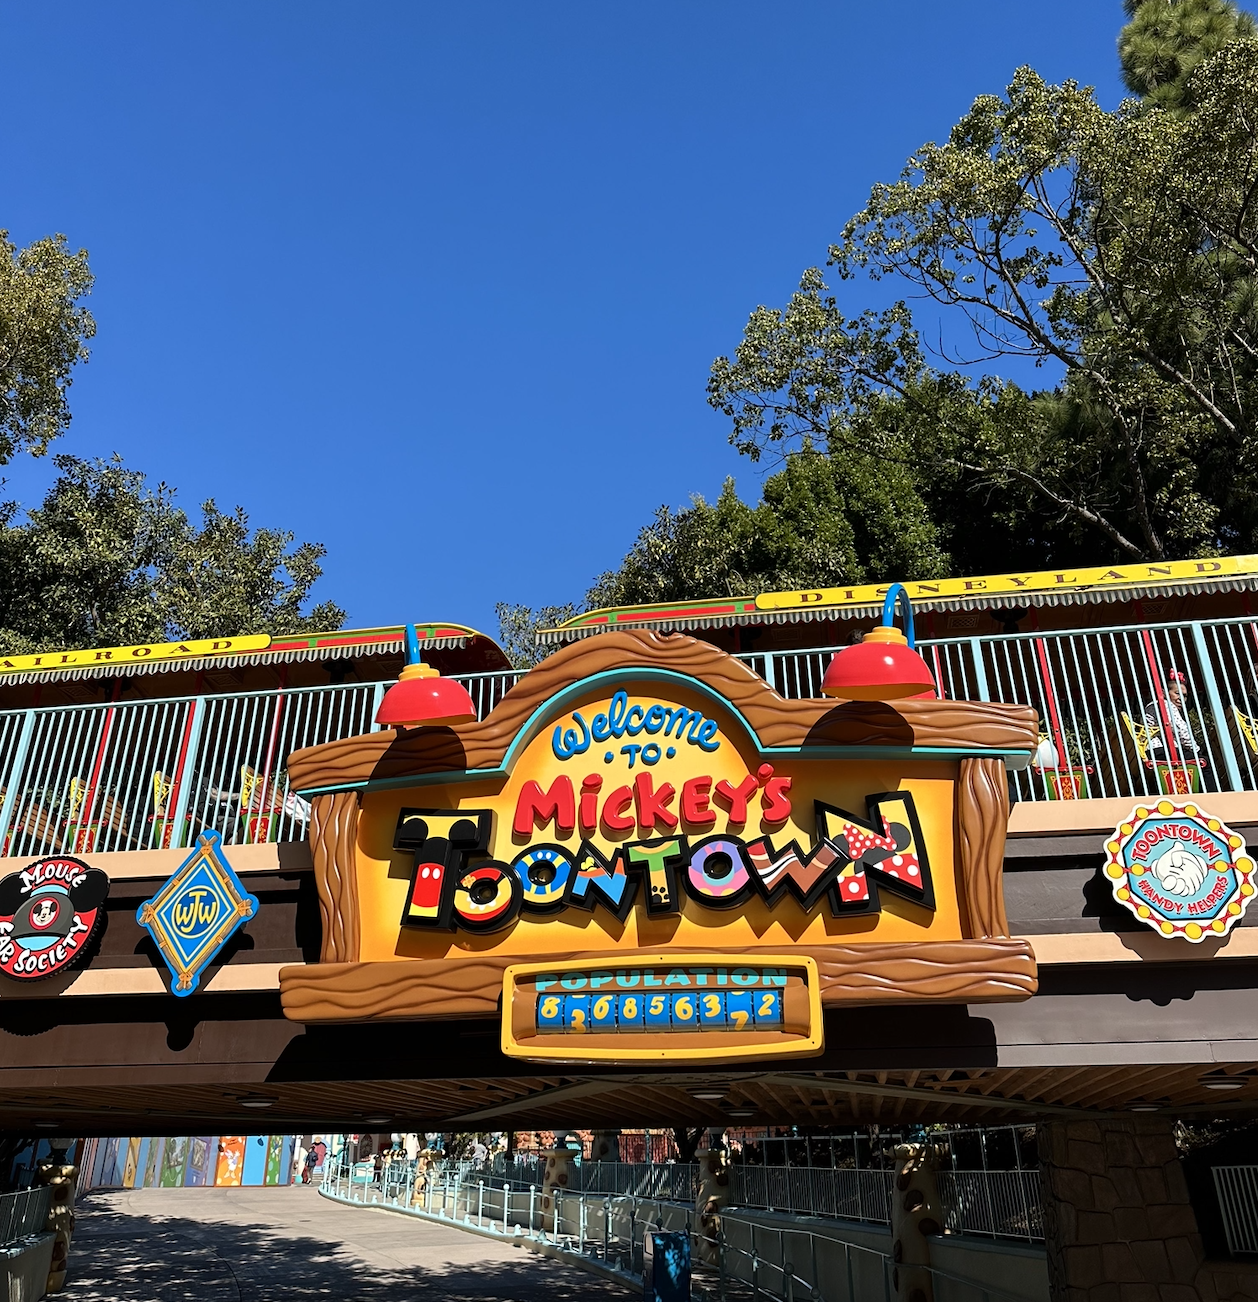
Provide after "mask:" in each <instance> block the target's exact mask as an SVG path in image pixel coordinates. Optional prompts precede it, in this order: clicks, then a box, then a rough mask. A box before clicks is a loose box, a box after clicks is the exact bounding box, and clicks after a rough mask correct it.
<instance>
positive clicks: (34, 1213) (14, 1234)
mask: <svg viewBox="0 0 1258 1302" xmlns="http://www.w3.org/2000/svg"><path fill="white" fill-rule="evenodd" d="M51 1206H52V1186H51V1185H37V1186H35V1187H33V1188H30V1189H19V1190H18V1191H17V1192H16V1193H6V1194H0V1248H6V1247H8V1246H9V1245H10V1244H13V1243H18V1242H20V1241H21V1240H22V1239H26V1238H29V1237H30V1236H31V1235H32V1234H39V1233H40V1232H41V1231H42V1230H43V1229H45V1228H46V1226H47V1224H48V1209H49V1208H50V1207H51ZM15 1296H16V1295H15Z"/></svg>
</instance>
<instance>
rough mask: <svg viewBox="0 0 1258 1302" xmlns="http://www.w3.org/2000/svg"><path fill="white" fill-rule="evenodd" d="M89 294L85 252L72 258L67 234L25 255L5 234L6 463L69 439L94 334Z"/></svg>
mask: <svg viewBox="0 0 1258 1302" xmlns="http://www.w3.org/2000/svg"><path fill="white" fill-rule="evenodd" d="M91 288H92V273H91V272H90V271H89V270H88V265H87V251H86V250H85V249H80V250H79V251H78V253H71V252H70V250H69V248H68V247H67V245H66V239H65V236H64V235H54V236H51V237H49V238H47V239H42V240H37V241H36V242H35V243H34V244H32V245H30V246H29V247H28V248H25V249H22V250H20V251H19V250H18V248H17V246H16V245H14V244H12V243H11V242H10V241H9V233H8V231H4V230H0V465H3V464H7V463H8V462H9V461H11V460H12V459H13V456H14V454H15V453H17V452H20V451H23V450H27V451H30V452H32V453H34V455H35V456H42V455H43V454H44V453H45V452H46V451H47V449H48V444H49V442H50V441H51V440H52V439H55V438H56V437H57V436H58V435H59V434H64V433H65V431H66V427H67V426H68V425H69V423H70V408H69V405H68V403H67V400H66V390H67V389H69V387H70V371H71V370H72V368H73V367H74V364H75V363H76V362H81V361H86V360H87V356H88V351H87V341H88V340H89V339H91V338H92V336H93V335H94V334H95V333H96V323H95V322H94V321H93V320H92V316H91V313H90V312H88V310H87V309H86V308H85V307H81V306H79V302H80V300H81V299H83V298H85V297H86V296H87V295H88V294H89V293H90V292H91Z"/></svg>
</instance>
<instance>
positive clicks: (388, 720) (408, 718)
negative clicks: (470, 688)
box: [376, 624, 476, 728]
mask: <svg viewBox="0 0 1258 1302" xmlns="http://www.w3.org/2000/svg"><path fill="white" fill-rule="evenodd" d="M475 718H476V706H475V705H474V704H473V703H472V698H471V697H470V696H469V695H468V694H467V688H465V687H464V686H463V684H462V683H456V682H455V681H454V679H453V678H442V676H441V675H440V674H439V673H438V672H437V670H435V669H434V668H433V667H432V665H426V664H424V663H423V661H422V660H421V659H420V655H419V630H418V629H417V628H416V627H415V625H414V624H407V626H406V664H405V665H404V666H403V668H402V672H401V674H400V675H399V676H398V680H397V682H396V683H394V684H393V686H392V687H390V688H389V690H388V691H387V692H385V694H384V700H382V701H381V702H380V708H379V709H378V710H377V711H376V722H377V723H378V724H379V725H380V726H381V727H382V728H420V727H440V726H441V725H443V724H450V723H469V722H470V721H471V720H473V719H475Z"/></svg>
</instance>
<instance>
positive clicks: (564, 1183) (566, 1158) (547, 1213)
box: [541, 1148, 575, 1234]
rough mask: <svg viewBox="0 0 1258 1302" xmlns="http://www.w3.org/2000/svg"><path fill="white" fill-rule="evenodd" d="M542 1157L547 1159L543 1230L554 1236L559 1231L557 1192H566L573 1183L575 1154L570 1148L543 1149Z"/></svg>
mask: <svg viewBox="0 0 1258 1302" xmlns="http://www.w3.org/2000/svg"><path fill="white" fill-rule="evenodd" d="M541 1155H542V1157H544V1158H545V1159H546V1169H545V1172H544V1173H543V1175H542V1229H544V1230H545V1231H547V1233H552V1234H553V1233H558V1230H559V1227H558V1225H556V1223H555V1190H556V1189H563V1190H566V1189H567V1188H568V1186H569V1184H570V1183H571V1180H572V1159H573V1157H574V1156H575V1154H574V1152H573V1150H572V1149H570V1148H543V1149H542V1152H541Z"/></svg>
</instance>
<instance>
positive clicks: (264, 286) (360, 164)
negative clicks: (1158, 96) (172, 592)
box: [0, 0, 1122, 633]
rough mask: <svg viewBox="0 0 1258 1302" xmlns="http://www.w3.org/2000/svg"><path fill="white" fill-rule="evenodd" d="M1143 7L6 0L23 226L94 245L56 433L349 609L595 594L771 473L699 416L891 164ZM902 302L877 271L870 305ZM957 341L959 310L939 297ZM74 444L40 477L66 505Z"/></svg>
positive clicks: (854, 294) (1103, 47) (437, 608)
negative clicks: (232, 514) (211, 501)
mask: <svg viewBox="0 0 1258 1302" xmlns="http://www.w3.org/2000/svg"><path fill="white" fill-rule="evenodd" d="M1121 22H1122V7H1121V4H1120V3H1119V0H1100V2H1098V0H1054V3H1051V4H1049V3H1043V2H1042V0H1027V2H1025V3H1021V4H1010V3H1009V2H1008V0H1003V2H998V0H953V2H952V3H951V4H948V5H941V4H939V3H937V0H936V2H935V3H924V2H919V0H905V2H904V3H901V4H898V5H870V4H864V3H862V4H856V3H847V2H845V0H837V2H833V3H830V4H817V3H805V2H803V0H800V2H798V3H790V2H784V3H776V4H763V3H760V4H749V3H738V2H732V0H721V2H720V3H716V2H711V3H708V2H704V3H697V2H696V3H688V2H686V0H672V2H671V3H650V2H644V0H635V3H633V4H620V3H617V4H612V3H589V2H588V0H587V2H586V3H581V4H577V3H559V2H557V0H556V2H551V3H533V4H521V3H517V4H506V3H501V4H478V3H471V2H468V0H464V2H463V3H460V4H457V5H450V4H443V5H437V4H425V3H419V2H418V0H411V2H409V3H386V2H385V0H377V2H376V3H365V4H352V5H351V4H348V3H343V4H338V5H333V4H326V3H318V2H317V0H302V3H280V2H278V0H270V2H268V3H264V4H258V3H256V0H255V3H252V4H237V3H229V2H222V3H216V4H213V5H211V4H208V3H178V4H158V3H156V2H154V3H146V4H134V3H133V4H128V3H125V0H111V3H110V4H108V5H100V4H88V3H80V2H72V3H60V4H57V5H55V6H53V5H46V4H39V3H35V2H34V0H24V2H22V0H19V2H11V3H9V4H6V5H5V6H4V7H3V10H2V11H0V44H2V46H3V48H4V49H5V51H6V56H7V57H6V60H5V65H6V67H5V79H4V80H5V84H4V90H3V96H4V118H5V124H6V125H5V133H4V134H5V150H4V169H3V181H2V182H0V195H2V202H0V227H8V228H9V230H10V231H11V233H12V238H14V239H15V240H16V241H18V242H19V243H26V242H29V241H30V240H32V239H35V238H38V237H39V236H41V235H45V234H48V233H50V232H53V231H64V232H65V233H66V235H67V236H68V238H69V239H70V241H71V243H72V244H73V245H74V246H75V247H79V246H85V247H86V248H87V249H88V250H89V251H90V253H91V260H92V267H93V270H94V272H95V274H96V277H97V284H96V290H95V292H94V294H93V297H92V301H91V306H92V310H93V312H94V313H95V315H96V318H97V322H98V327H99V329H98V335H97V338H96V341H95V344H94V346H93V356H92V360H91V362H90V363H89V364H88V365H87V366H86V367H85V368H82V369H81V370H80V372H79V373H78V376H77V379H76V381H75V384H74V388H73V390H72V394H71V397H72V405H73V410H74V423H73V426H72V429H71V433H70V434H69V436H68V437H67V438H65V439H63V440H62V441H61V444H60V447H59V449H58V450H64V451H67V452H74V453H77V454H79V455H82V456H96V455H109V454H110V453H113V452H118V453H120V454H121V455H122V456H123V457H124V458H125V459H126V461H127V463H128V464H130V465H132V466H134V467H136V468H138V469H142V470H144V471H146V472H147V473H148V474H149V475H150V476H151V478H152V479H153V480H155V481H156V480H158V479H164V480H166V481H167V482H168V483H170V484H173V485H175V486H177V487H178V489H179V500H180V501H181V503H182V504H183V505H184V506H185V507H188V508H192V507H194V506H195V505H196V504H197V503H198V502H199V501H200V500H201V499H203V498H205V497H214V498H216V499H217V500H218V503H219V505H220V506H223V507H228V506H234V505H236V504H237V503H239V504H241V505H243V506H244V507H245V508H246V510H248V511H249V513H250V515H251V517H252V520H253V523H254V524H266V525H270V526H274V527H281V528H287V529H291V530H293V531H294V532H295V533H296V534H297V536H298V537H299V538H303V539H315V540H319V541H321V542H323V543H325V544H326V545H327V547H328V552H329V555H328V558H327V562H326V567H325V569H326V573H325V577H324V579H323V580H322V581H321V582H320V584H319V587H318V590H317V592H318V595H319V596H320V597H330V598H332V599H334V600H336V601H338V602H339V603H340V604H342V605H343V606H345V607H346V608H347V610H348V613H349V618H348V621H347V622H348V624H349V625H350V626H351V627H352V626H365V625H370V624H375V623H395V622H398V621H400V620H403V619H417V620H429V619H451V620H456V621H459V622H463V623H469V624H472V625H474V626H477V627H481V628H483V629H484V630H485V631H486V632H491V633H492V632H494V631H495V629H496V621H495V618H494V614H493V607H494V603H495V602H496V601H499V600H507V601H523V602H527V603H529V604H531V605H537V604H541V603H544V602H552V601H553V602H559V601H563V600H566V599H569V598H574V597H579V596H580V594H581V593H583V592H584V590H585V587H586V586H587V584H588V583H589V581H590V580H591V579H592V578H593V577H594V576H595V575H596V574H597V573H598V572H600V571H601V570H603V569H607V568H609V567H612V566H614V565H615V564H616V563H617V561H618V560H619V558H620V557H621V556H622V555H623V553H624V552H625V550H626V549H627V548H628V546H629V545H630V543H631V542H632V539H633V537H634V534H635V532H636V530H637V528H638V527H639V526H640V525H641V524H642V523H644V522H645V521H646V520H647V519H648V518H649V517H650V515H651V513H652V512H653V510H654V509H655V508H656V507H657V506H658V505H659V504H660V503H662V502H668V503H670V504H673V505H682V504H684V503H685V502H686V501H687V500H688V497H689V495H690V494H691V493H694V492H700V493H703V494H704V495H705V496H708V497H709V498H711V497H714V496H715V495H716V493H717V492H718V491H719V489H720V485H721V481H722V479H723V478H724V477H725V476H726V475H727V474H735V475H736V476H737V477H738V482H739V487H740V490H741V491H742V492H743V494H744V495H745V496H748V497H752V498H754V497H755V496H756V494H757V492H758V486H759V473H758V472H757V470H756V468H755V467H753V466H752V465H750V464H749V463H747V462H745V461H742V460H740V458H738V457H737V456H736V455H735V454H734V453H733V451H732V450H731V449H730V448H729V447H728V446H727V444H726V432H727V431H726V429H725V426H724V423H723V421H722V420H721V418H719V417H718V416H717V415H716V414H715V413H713V412H711V411H710V410H709V409H708V407H707V405H706V403H705V401H704V383H705V380H706V376H707V371H708V367H709V365H710V364H711V361H712V359H713V357H715V356H716V355H718V354H720V353H725V352H728V351H729V350H731V349H732V348H733V347H734V345H735V344H736V343H737V341H738V338H739V336H740V333H741V329H742V326H743V323H744V322H745V320H746V317H747V314H748V313H749V312H750V311H751V310H752V309H753V308H754V307H755V306H756V305H757V304H758V303H770V304H778V303H781V302H782V301H784V300H785V298H786V297H787V296H788V295H789V293H790V291H791V289H792V288H793V287H794V285H795V283H796V281H797V279H798V275H799V272H800V271H801V269H802V268H804V267H805V266H807V265H809V264H813V263H817V262H819V261H821V260H823V259H824V255H825V248H826V245H827V243H828V242H829V241H830V240H832V239H834V238H835V237H836V236H837V234H838V232H839V230H840V228H841V226H842V224H843V222H844V220H845V219H846V218H847V217H848V216H849V215H850V214H851V213H852V212H853V211H855V210H856V209H858V208H859V207H860V206H861V204H862V203H863V201H864V199H865V198H866V196H867V194H868V191H869V187H870V185H871V184H872V183H873V182H875V181H877V180H879V179H890V178H892V177H894V176H895V175H896V174H897V173H898V171H899V169H900V167H901V166H902V164H903V162H904V159H905V158H906V157H907V155H908V154H909V153H910V152H911V151H912V150H913V149H914V148H915V147H916V146H917V145H918V144H920V143H921V142H922V141H924V140H927V139H937V138H940V137H942V136H943V135H945V134H946V132H947V130H948V128H949V127H950V125H951V124H952V122H953V121H954V120H955V119H956V118H957V117H958V116H959V115H960V114H961V113H962V112H963V111H964V110H965V108H966V107H967V106H968V104H969V102H970V101H971V99H972V98H973V97H974V96H975V95H976V94H979V93H982V92H986V91H999V90H1000V89H1001V88H1002V87H1003V86H1004V85H1005V84H1006V82H1007V81H1008V79H1009V76H1010V74H1011V73H1012V71H1013V70H1014V68H1015V67H1016V66H1017V65H1018V64H1020V63H1031V64H1033V65H1034V66H1035V67H1036V68H1037V69H1038V70H1039V71H1040V72H1041V73H1043V74H1044V75H1045V76H1047V77H1049V78H1051V79H1053V80H1062V79H1065V78H1067V77H1073V78H1075V79H1077V80H1079V81H1081V82H1085V83H1091V84H1094V85H1096V86H1097V88H1098V93H1099V94H1100V97H1101V99H1102V101H1103V102H1104V103H1106V104H1107V105H1112V104H1114V103H1116V102H1117V100H1118V98H1119V95H1120V93H1121V92H1120V86H1119V82H1118V76H1117V63H1116V57H1115V53H1114V42H1115V38H1116V35H1117V32H1118V28H1119V26H1120V24H1121ZM872 298H873V296H872V295H871V294H870V293H869V291H868V290H867V289H865V288H864V287H862V286H848V287H845V289H844V299H845V300H846V302H847V304H848V305H849V307H850V308H851V309H856V308H859V307H860V306H861V305H862V302H863V301H865V300H869V301H872ZM920 324H921V325H922V326H923V329H924V333H927V334H930V333H931V332H932V325H931V317H930V314H929V313H924V314H922V316H921V317H920ZM51 472H52V468H51V465H50V463H49V462H47V461H45V462H32V461H30V460H29V459H24V460H23V461H20V462H17V463H15V464H13V465H12V466H10V467H8V468H7V470H6V471H5V473H6V474H7V476H8V485H7V491H8V493H9V494H10V495H13V496H16V497H18V498H19V499H20V500H21V501H22V502H23V503H26V504H34V503H35V502H37V501H38V499H39V497H40V496H41V495H42V492H43V489H44V487H45V486H46V484H47V483H48V482H49V480H50V477H51Z"/></svg>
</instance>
